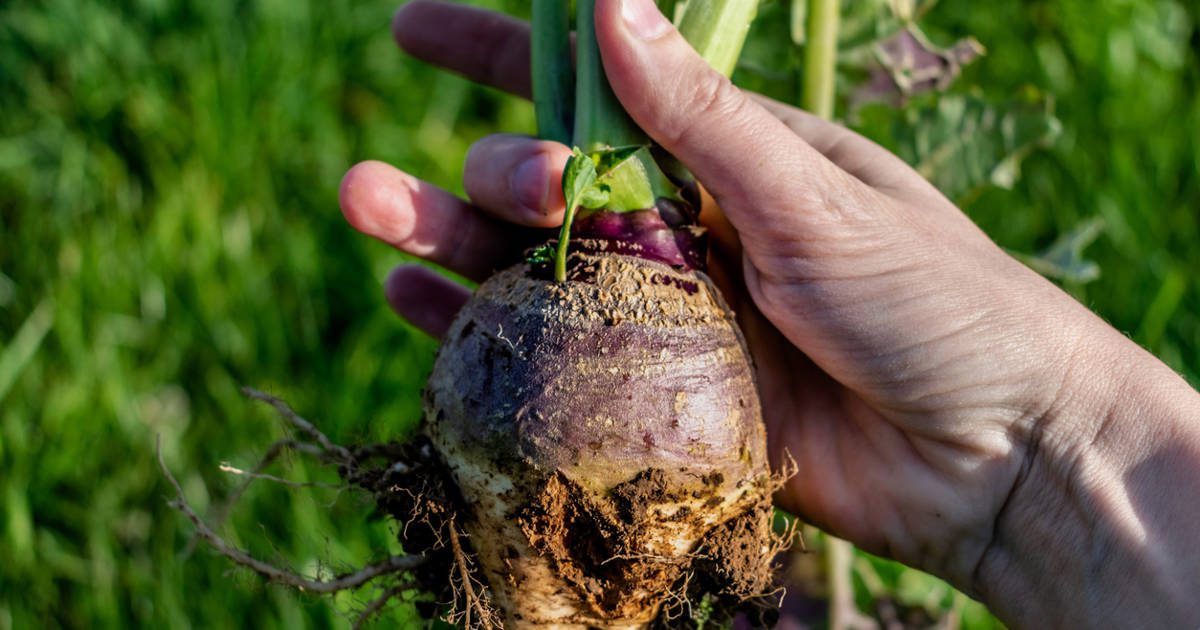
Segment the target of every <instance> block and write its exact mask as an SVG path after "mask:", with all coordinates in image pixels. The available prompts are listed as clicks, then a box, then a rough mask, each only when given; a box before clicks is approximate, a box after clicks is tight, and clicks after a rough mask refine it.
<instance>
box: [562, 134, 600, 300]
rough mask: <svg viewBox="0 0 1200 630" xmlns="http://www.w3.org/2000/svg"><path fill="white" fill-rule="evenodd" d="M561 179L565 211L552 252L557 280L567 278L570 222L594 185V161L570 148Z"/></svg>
mask: <svg viewBox="0 0 1200 630" xmlns="http://www.w3.org/2000/svg"><path fill="white" fill-rule="evenodd" d="M562 181H563V199H564V200H565V201H566V211H565V212H564V213H563V223H562V229H560V230H559V232H558V249H557V250H556V251H555V254H554V279H555V281H557V282H564V281H566V279H567V246H568V243H570V241H571V222H572V221H573V220H574V219H575V211H576V210H578V209H579V203H580V200H581V199H582V198H583V197H584V195H586V194H587V193H588V191H589V190H591V189H593V188H595V186H596V163H595V162H594V161H593V160H592V158H591V156H589V155H587V154H585V153H584V152H583V151H581V150H580V149H579V147H575V148H573V149H571V157H570V158H568V159H567V166H566V168H564V169H563V180H562Z"/></svg>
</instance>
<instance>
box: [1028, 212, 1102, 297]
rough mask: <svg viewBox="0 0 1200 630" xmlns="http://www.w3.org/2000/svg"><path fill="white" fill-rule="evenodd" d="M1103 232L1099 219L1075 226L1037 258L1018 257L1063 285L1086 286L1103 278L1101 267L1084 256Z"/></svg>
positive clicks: (1038, 254)
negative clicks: (1068, 283)
mask: <svg viewBox="0 0 1200 630" xmlns="http://www.w3.org/2000/svg"><path fill="white" fill-rule="evenodd" d="M1103 232H1104V220H1103V219H1101V218H1098V217H1095V218H1092V219H1089V220H1087V221H1084V222H1082V223H1080V224H1079V225H1076V226H1075V227H1074V228H1072V229H1071V231H1069V232H1067V233H1066V234H1063V235H1061V236H1059V237H1058V238H1057V239H1055V240H1054V242H1053V243H1051V244H1050V246H1049V247H1047V248H1046V249H1044V250H1042V251H1040V252H1038V253H1037V254H1036V255H1033V256H1029V255H1024V254H1017V257H1018V258H1019V259H1021V261H1022V262H1024V263H1025V264H1026V265H1029V267H1030V268H1032V269H1033V270H1034V271H1036V272H1038V273H1040V274H1042V275H1043V276H1046V277H1047V278H1052V279H1055V280H1061V281H1064V282H1071V283H1075V284H1083V283H1085V282H1091V281H1092V280H1095V279H1096V278H1099V277H1100V265H1097V264H1096V263H1095V262H1093V261H1091V260H1088V259H1086V258H1084V257H1083V250H1084V249H1086V248H1087V246H1088V245H1091V244H1092V243H1093V242H1095V240H1096V239H1097V238H1098V237H1099V236H1100V235H1101V234H1102V233H1103Z"/></svg>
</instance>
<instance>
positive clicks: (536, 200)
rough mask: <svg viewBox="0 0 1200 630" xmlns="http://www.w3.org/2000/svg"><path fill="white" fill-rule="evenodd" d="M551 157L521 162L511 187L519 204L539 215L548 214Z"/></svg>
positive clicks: (542, 155)
mask: <svg viewBox="0 0 1200 630" xmlns="http://www.w3.org/2000/svg"><path fill="white" fill-rule="evenodd" d="M549 174H550V156H548V155H546V154H545V153H538V154H537V155H535V156H533V157H531V158H529V159H527V160H525V161H524V162H521V164H520V166H518V167H517V169H516V170H514V171H513V174H512V179H511V180H509V187H510V188H511V189H512V194H513V198H514V199H516V200H517V203H519V204H521V205H522V206H524V207H525V208H527V209H529V210H530V211H531V212H534V213H535V214H537V215H544V214H546V202H547V199H548V198H549V196H550V175H549Z"/></svg>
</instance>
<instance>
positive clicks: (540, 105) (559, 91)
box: [530, 0, 575, 144]
mask: <svg viewBox="0 0 1200 630" xmlns="http://www.w3.org/2000/svg"><path fill="white" fill-rule="evenodd" d="M568 4H569V3H567V2H564V1H563V0H533V21H532V27H533V38H532V49H531V51H530V52H531V55H532V62H533V67H534V68H536V70H535V71H534V72H533V103H534V111H535V112H536V114H537V127H538V136H539V137H541V138H543V139H546V140H553V141H555V142H561V143H563V144H568V143H570V142H571V129H572V127H573V126H574V120H573V119H574V117H575V98H574V92H575V69H574V66H573V64H572V61H571V35H570V31H571V15H570V7H569V6H568Z"/></svg>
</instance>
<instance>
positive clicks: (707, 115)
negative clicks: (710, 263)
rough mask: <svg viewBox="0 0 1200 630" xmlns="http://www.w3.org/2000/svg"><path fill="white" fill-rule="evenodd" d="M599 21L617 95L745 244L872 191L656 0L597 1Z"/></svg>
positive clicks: (830, 213)
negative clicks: (715, 61)
mask: <svg viewBox="0 0 1200 630" xmlns="http://www.w3.org/2000/svg"><path fill="white" fill-rule="evenodd" d="M747 1H753V0H747ZM595 23H596V38H597V41H598V43H599V46H600V51H601V56H602V58H603V60H604V69H605V73H606V74H607V75H608V80H609V83H610V84H611V85H612V88H613V92H614V93H615V94H616V95H617V98H618V99H620V101H621V104H622V105H624V106H625V109H626V111H628V112H629V114H630V116H632V117H633V119H634V121H636V122H637V123H638V125H639V126H641V128H642V129H644V130H645V131H646V133H648V134H650V136H651V137H652V138H654V140H655V141H656V142H658V143H659V144H660V145H662V146H663V148H665V149H666V150H667V151H669V152H671V153H672V154H673V155H675V156H676V157H677V158H679V159H680V160H681V161H682V162H683V163H684V164H685V165H686V166H687V167H688V168H689V169H690V170H691V171H692V172H693V173H694V174H695V175H696V176H697V178H699V180H700V181H701V182H703V183H704V185H705V187H706V188H707V189H708V190H709V191H710V192H711V193H712V194H713V197H714V198H715V199H716V200H717V202H718V204H720V206H721V209H722V210H723V211H724V212H725V214H726V215H727V216H728V217H729V220H730V222H731V223H732V224H733V225H734V227H736V228H737V229H738V232H739V234H740V235H741V236H742V238H743V240H745V241H747V245H748V249H753V248H752V247H749V246H751V245H757V246H761V247H763V248H765V249H767V250H770V249H774V248H773V247H772V244H775V243H779V242H780V240H781V238H782V239H783V240H784V241H786V240H791V239H788V238H787V237H788V235H791V237H793V238H794V237H795V235H796V234H797V230H803V232H801V233H805V232H807V233H809V234H812V228H813V227H814V223H815V225H817V226H819V225H820V224H822V223H827V222H825V221H820V220H819V219H821V218H822V217H828V218H835V219H844V218H845V217H846V216H847V215H848V214H850V215H854V214H858V211H857V210H858V209H859V208H861V207H862V205H863V201H864V200H865V199H868V198H869V194H870V193H871V191H870V190H869V189H868V188H867V187H866V186H865V185H863V184H862V183H861V182H860V181H859V180H857V179H855V178H854V177H852V176H851V175H849V174H848V173H846V172H845V171H842V170H841V169H840V168H838V167H837V166H836V165H834V164H833V163H832V162H830V161H829V160H828V159H826V158H825V156H823V155H821V154H820V153H819V152H817V151H816V150H815V149H814V148H813V147H811V146H810V145H808V144H807V143H806V142H804V141H803V140H802V139H800V137H799V136H797V135H796V134H795V133H793V132H792V131H791V130H790V129H789V128H788V127H787V126H786V125H784V124H783V123H782V122H780V121H779V119H778V118H776V117H774V116H772V115H771V114H770V113H769V112H767V110H766V109H764V108H763V107H762V106H761V105H759V104H758V103H756V102H754V101H753V100H751V99H750V98H748V97H747V96H746V95H745V94H744V93H743V92H742V91H741V90H739V89H738V88H736V87H734V85H733V84H732V83H731V82H730V81H729V80H728V79H726V78H725V77H724V76H722V75H721V74H719V73H718V72H716V71H715V70H713V69H712V68H710V67H709V65H708V63H707V62H705V61H704V59H703V58H701V57H700V56H699V55H698V54H697V53H696V51H695V50H693V49H692V47H691V46H690V45H689V44H688V43H687V41H686V40H684V39H683V37H682V36H681V35H680V34H679V32H678V31H677V30H676V29H675V28H674V27H673V26H672V25H671V23H670V22H669V21H668V20H667V19H666V18H665V17H664V16H663V15H662V13H660V12H659V11H658V8H657V7H656V6H655V4H654V1H653V0H597V1H596V13H595ZM848 210H854V211H855V212H847V211H848ZM814 220H817V221H815V222H814ZM760 251H761V250H760ZM763 253H766V252H763Z"/></svg>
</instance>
